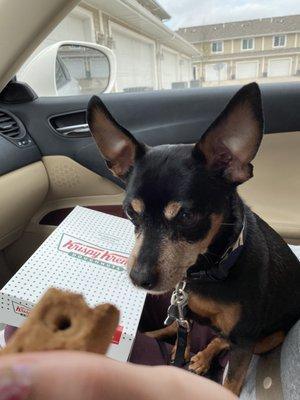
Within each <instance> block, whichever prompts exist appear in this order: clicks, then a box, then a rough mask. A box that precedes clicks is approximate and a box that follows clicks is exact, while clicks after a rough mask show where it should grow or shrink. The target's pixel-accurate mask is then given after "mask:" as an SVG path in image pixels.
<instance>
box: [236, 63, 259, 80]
mask: <svg viewBox="0 0 300 400" xmlns="http://www.w3.org/2000/svg"><path fill="white" fill-rule="evenodd" d="M257 73H258V62H257V61H249V62H237V63H236V74H235V75H236V79H246V78H256V77H257Z"/></svg>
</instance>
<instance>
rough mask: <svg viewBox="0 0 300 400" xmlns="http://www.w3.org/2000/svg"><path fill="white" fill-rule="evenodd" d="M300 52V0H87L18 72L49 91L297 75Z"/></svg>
mask: <svg viewBox="0 0 300 400" xmlns="http://www.w3.org/2000/svg"><path fill="white" fill-rule="evenodd" d="M70 41H71V42H72V43H70ZM56 44H57V48H56V50H55V51H53V52H52V53H51V57H50V56H49V53H47V51H46V52H45V49H48V48H49V47H51V46H52V47H53V46H54V47H55V45H56ZM90 45H93V46H94V47H93V48H89V46H90ZM80 46H84V47H85V50H84V51H83V50H82V49H83V47H80ZM106 50H107V51H106ZM41 52H44V53H43V54H42V53H41ZM41 54H42V56H41V57H40V60H38V61H37V58H39V55H41ZM299 58H300V2H294V1H292V0H287V2H285V6H284V7H282V5H281V3H280V4H279V2H278V1H277V0H268V1H266V2H264V3H263V4H262V3H261V2H258V1H256V0H254V1H252V0H243V1H242V0H237V1H233V0H228V1H225V2H224V1H223V0H216V1H214V2H213V3H211V2H207V1H203V2H202V1H201V2H199V1H197V0H180V1H179V0H151V1H149V0H133V1H132V7H131V8H130V9H129V8H128V7H127V5H126V2H125V1H122V0H118V1H117V0H111V1H110V2H101V3H99V4H98V3H97V2H95V1H93V2H85V1H82V2H81V3H80V5H79V6H77V7H76V8H75V9H74V10H73V11H72V12H71V13H70V14H69V15H68V16H66V17H65V19H64V20H63V21H62V22H61V23H60V24H59V25H58V26H57V27H56V28H55V29H54V30H53V31H52V32H51V33H50V35H49V36H48V37H47V38H46V40H44V42H43V43H42V44H41V45H40V46H39V48H38V49H37V50H36V51H35V53H34V54H33V55H32V56H31V57H30V59H29V60H27V61H26V63H25V64H24V66H23V67H22V68H21V70H20V71H19V73H18V75H17V78H18V79H19V80H25V81H26V82H27V83H28V84H30V85H31V86H32V87H33V89H34V90H35V91H36V92H37V94H38V95H43V96H53V95H56V96H62V95H76V94H89V93H103V92H125V93H131V92H145V91H153V90H167V89H173V90H179V89H188V88H190V89H193V88H201V87H209V86H225V85H242V84H245V83H247V82H251V81H257V82H258V83H276V82H295V81H299V80H300V63H299ZM40 65H42V67H40ZM51 65H55V68H52V69H51Z"/></svg>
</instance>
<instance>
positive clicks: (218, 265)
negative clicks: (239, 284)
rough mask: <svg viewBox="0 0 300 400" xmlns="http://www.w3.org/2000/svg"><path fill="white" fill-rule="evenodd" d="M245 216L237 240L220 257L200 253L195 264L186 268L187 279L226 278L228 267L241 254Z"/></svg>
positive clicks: (207, 280)
mask: <svg viewBox="0 0 300 400" xmlns="http://www.w3.org/2000/svg"><path fill="white" fill-rule="evenodd" d="M246 228H247V226H246V217H245V216H244V219H243V225H242V228H241V231H240V234H239V236H238V238H237V240H236V241H235V242H234V243H233V244H231V245H230V246H229V247H228V248H227V249H226V251H225V252H224V253H223V255H222V256H221V257H218V256H214V255H213V254H210V253H208V252H207V253H204V254H200V256H199V257H198V260H197V262H196V264H194V265H193V266H191V267H190V268H189V269H188V270H187V274H186V279H187V281H197V282H218V281H223V280H224V279H226V278H227V276H228V274H229V272H230V269H231V268H232V267H233V266H234V264H235V263H236V261H237V259H238V257H239V255H240V254H241V252H242V250H243V247H244V243H245V237H246V230H247V229H246Z"/></svg>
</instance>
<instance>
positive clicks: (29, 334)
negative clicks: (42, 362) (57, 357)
mask: <svg viewBox="0 0 300 400" xmlns="http://www.w3.org/2000/svg"><path fill="white" fill-rule="evenodd" d="M118 321H119V311H118V310H117V308H116V307H115V306H113V305H111V304H101V305H99V306H97V307H95V308H94V309H92V308H90V307H89V306H88V305H87V304H86V302H85V301H84V299H83V297H82V296H81V295H80V294H75V293H70V292H64V291H62V290H58V289H54V288H51V289H49V290H48V291H47V292H46V293H45V295H44V296H43V297H42V299H41V300H40V302H39V303H38V304H37V305H36V306H35V307H34V309H33V310H32V311H31V313H30V315H29V317H28V318H27V320H26V321H25V322H24V324H23V325H22V326H21V328H20V329H18V330H17V331H16V332H15V333H14V335H13V336H12V338H11V339H10V340H9V342H8V344H7V346H6V347H5V348H4V349H3V350H1V351H0V354H9V353H17V352H31V351H44V350H82V351H89V352H95V353H99V354H105V353H106V351H107V349H108V346H109V344H110V343H111V340H112V337H113V335H114V332H115V330H116V328H117V325H118Z"/></svg>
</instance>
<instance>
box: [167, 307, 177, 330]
mask: <svg viewBox="0 0 300 400" xmlns="http://www.w3.org/2000/svg"><path fill="white" fill-rule="evenodd" d="M178 318H179V312H178V307H177V305H175V304H171V305H169V307H168V316H167V318H166V320H165V322H164V324H165V325H167V326H168V325H171V324H172V322H174V321H176V320H177V319H178Z"/></svg>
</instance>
